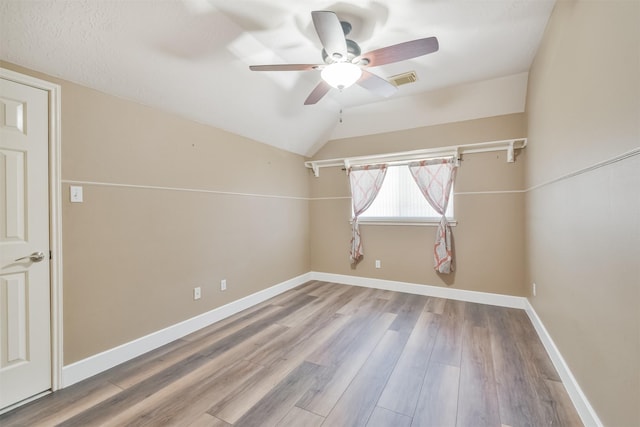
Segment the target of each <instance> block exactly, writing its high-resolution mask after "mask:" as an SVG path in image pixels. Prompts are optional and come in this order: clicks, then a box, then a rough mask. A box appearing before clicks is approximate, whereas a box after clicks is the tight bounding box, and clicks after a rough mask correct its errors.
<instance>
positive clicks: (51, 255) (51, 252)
mask: <svg viewBox="0 0 640 427" xmlns="http://www.w3.org/2000/svg"><path fill="white" fill-rule="evenodd" d="M49 259H53V251H49Z"/></svg>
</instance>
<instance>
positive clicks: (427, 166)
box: [409, 158, 457, 274]
mask: <svg viewBox="0 0 640 427" xmlns="http://www.w3.org/2000/svg"><path fill="white" fill-rule="evenodd" d="M456 169H457V166H456V164H455V160H454V159H453V158H451V159H444V160H443V159H433V160H423V161H420V162H412V163H410V164H409V170H410V171H411V175H412V176H413V179H414V180H415V181H416V184H418V187H420V191H422V194H423V195H424V197H425V199H427V202H429V204H430V205H431V207H432V208H433V209H435V210H436V211H437V212H438V213H439V214H440V215H442V217H441V218H440V224H439V225H438V231H437V233H436V243H435V246H434V250H433V261H434V268H435V270H436V271H438V272H439V273H443V274H449V273H451V272H452V271H453V269H454V265H453V250H452V247H451V227H450V226H449V221H448V220H447V217H446V215H445V212H446V211H447V205H448V204H449V195H450V194H451V187H452V186H453V181H454V180H455V176H456Z"/></svg>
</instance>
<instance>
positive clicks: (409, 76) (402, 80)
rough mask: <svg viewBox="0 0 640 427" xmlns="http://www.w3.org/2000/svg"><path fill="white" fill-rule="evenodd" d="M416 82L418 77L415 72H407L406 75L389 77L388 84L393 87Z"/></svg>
mask: <svg viewBox="0 0 640 427" xmlns="http://www.w3.org/2000/svg"><path fill="white" fill-rule="evenodd" d="M416 80H418V76H417V75H416V72H415V71H409V72H408V73H402V74H397V75H395V76H391V77H389V82H390V83H391V84H393V85H395V86H402V85H406V84H409V83H414V82H415V81H416Z"/></svg>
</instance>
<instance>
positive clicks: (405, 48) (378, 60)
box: [352, 37, 439, 67]
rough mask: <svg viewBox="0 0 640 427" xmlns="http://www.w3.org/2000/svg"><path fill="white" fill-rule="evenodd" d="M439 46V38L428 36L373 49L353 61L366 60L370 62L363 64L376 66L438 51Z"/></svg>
mask: <svg viewBox="0 0 640 427" xmlns="http://www.w3.org/2000/svg"><path fill="white" fill-rule="evenodd" d="M438 48H439V45H438V39H437V38H435V37H427V38H424V39H417V40H411V41H409V42H404V43H399V44H394V45H392V46H387V47H383V48H380V49H376V50H372V51H371V52H367V53H365V54H362V55H360V56H359V57H357V58H354V60H353V61H352V62H353V63H354V64H357V63H358V62H359V61H362V60H365V62H366V61H368V62H366V63H363V64H362V65H365V66H367V67H376V66H378V65H384V64H391V63H393V62H399V61H404V60H405V59H411V58H416V57H418V56H422V55H427V54H429V53H433V52H436V51H437V50H438Z"/></svg>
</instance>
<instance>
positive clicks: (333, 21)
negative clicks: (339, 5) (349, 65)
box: [311, 10, 347, 61]
mask: <svg viewBox="0 0 640 427" xmlns="http://www.w3.org/2000/svg"><path fill="white" fill-rule="evenodd" d="M311 18H312V19H313V26H314V27H315V28H316V32H317V33H318V37H319V38H320V42H321V43H322V47H324V50H325V51H326V52H327V55H329V58H332V59H334V60H336V61H341V60H345V59H347V41H346V39H345V37H344V31H343V30H342V25H341V24H340V20H339V19H338V16H337V15H336V14H335V13H334V12H329V11H326V10H316V11H313V12H311Z"/></svg>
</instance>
